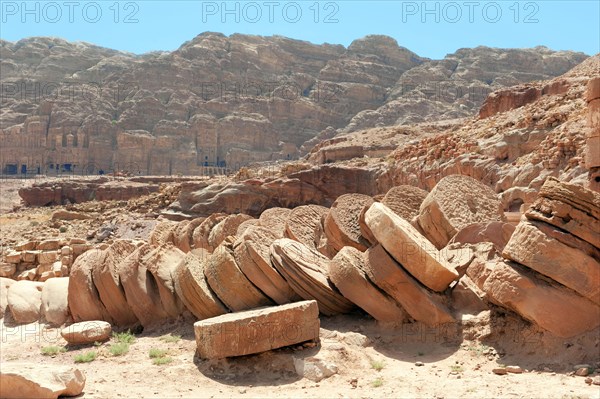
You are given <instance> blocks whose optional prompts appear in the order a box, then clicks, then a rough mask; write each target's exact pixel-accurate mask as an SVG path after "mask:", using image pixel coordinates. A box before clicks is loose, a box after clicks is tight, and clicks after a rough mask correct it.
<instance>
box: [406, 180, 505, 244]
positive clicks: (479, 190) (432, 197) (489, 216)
mask: <svg viewBox="0 0 600 399" xmlns="http://www.w3.org/2000/svg"><path fill="white" fill-rule="evenodd" d="M503 220H504V213H503V211H502V206H501V203H500V201H499V200H498V198H497V196H496V194H495V193H494V192H493V191H492V190H491V189H490V188H489V187H486V186H485V185H483V184H482V183H480V182H478V181H477V180H475V179H473V178H471V177H469V176H460V175H453V176H447V177H445V178H443V179H442V180H440V182H439V183H438V184H437V185H436V186H435V188H434V189H433V190H432V191H431V192H430V193H429V194H428V195H427V197H426V198H425V200H424V201H423V203H422V204H421V209H420V211H419V216H418V218H417V221H418V223H419V226H420V227H421V229H422V230H423V232H424V233H425V236H426V237H427V238H428V239H429V240H430V241H431V242H432V243H434V244H435V246H436V247H438V249H440V248H443V247H444V246H445V245H446V244H447V243H448V241H450V239H451V238H452V237H453V236H454V235H455V234H456V233H457V232H458V231H459V230H461V229H463V228H464V227H466V226H468V225H469V224H472V223H479V222H493V221H503Z"/></svg>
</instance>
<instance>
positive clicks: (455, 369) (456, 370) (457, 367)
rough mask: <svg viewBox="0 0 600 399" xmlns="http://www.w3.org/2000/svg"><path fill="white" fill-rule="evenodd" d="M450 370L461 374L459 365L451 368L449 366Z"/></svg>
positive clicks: (461, 370) (461, 369)
mask: <svg viewBox="0 0 600 399" xmlns="http://www.w3.org/2000/svg"><path fill="white" fill-rule="evenodd" d="M450 370H452V371H453V372H454V373H462V372H463V368H462V366H461V365H460V364H453V365H452V366H450Z"/></svg>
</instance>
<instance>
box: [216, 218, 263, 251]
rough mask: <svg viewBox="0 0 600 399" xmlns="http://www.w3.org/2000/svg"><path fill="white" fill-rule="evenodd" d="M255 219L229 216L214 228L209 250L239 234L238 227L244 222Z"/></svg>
mask: <svg viewBox="0 0 600 399" xmlns="http://www.w3.org/2000/svg"><path fill="white" fill-rule="evenodd" d="M250 219H253V218H252V216H248V215H244V214H239V215H229V216H227V217H226V218H225V219H223V220H221V221H220V222H219V223H218V224H217V225H216V226H215V227H213V228H212V230H211V231H210V234H209V235H208V245H209V248H216V247H218V246H219V245H221V243H222V242H223V241H224V240H225V239H226V238H227V237H228V236H235V235H236V234H237V230H238V227H239V226H240V224H242V223H243V222H245V221H247V220H250Z"/></svg>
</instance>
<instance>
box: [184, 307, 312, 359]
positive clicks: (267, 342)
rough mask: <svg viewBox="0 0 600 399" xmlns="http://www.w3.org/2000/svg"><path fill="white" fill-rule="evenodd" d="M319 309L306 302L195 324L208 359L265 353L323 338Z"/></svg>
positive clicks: (198, 341) (201, 352)
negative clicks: (321, 336) (320, 335)
mask: <svg viewBox="0 0 600 399" xmlns="http://www.w3.org/2000/svg"><path fill="white" fill-rule="evenodd" d="M319 328H320V323H319V308H318V307H317V303H316V302H315V301H303V302H296V303H291V304H286V305H279V306H273V307H266V308H261V309H255V310H248V311H245V312H237V313H231V314H226V315H222V316H218V317H214V318H212V319H207V320H202V321H198V322H196V323H194V332H195V335H196V345H197V349H198V354H199V356H200V357H201V358H204V359H215V358H225V357H232V356H243V355H249V354H253V353H260V352H265V351H268V350H271V349H276V348H281V347H284V346H288V345H293V344H297V343H301V342H304V341H310V340H317V339H318V338H319Z"/></svg>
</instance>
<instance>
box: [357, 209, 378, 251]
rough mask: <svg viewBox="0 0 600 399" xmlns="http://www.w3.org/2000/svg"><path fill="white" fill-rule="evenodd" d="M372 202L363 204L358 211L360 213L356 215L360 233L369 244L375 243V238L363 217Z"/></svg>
mask: <svg viewBox="0 0 600 399" xmlns="http://www.w3.org/2000/svg"><path fill="white" fill-rule="evenodd" d="M371 205H372V204H369V205H365V206H364V207H363V209H362V210H361V211H360V215H359V216H358V224H359V225H360V234H361V235H362V236H363V237H364V239H365V240H367V242H368V243H369V246H372V245H374V244H377V238H375V236H374V235H373V232H372V231H371V229H370V228H369V226H367V222H366V220H365V217H366V215H367V211H368V210H369V208H371Z"/></svg>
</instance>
